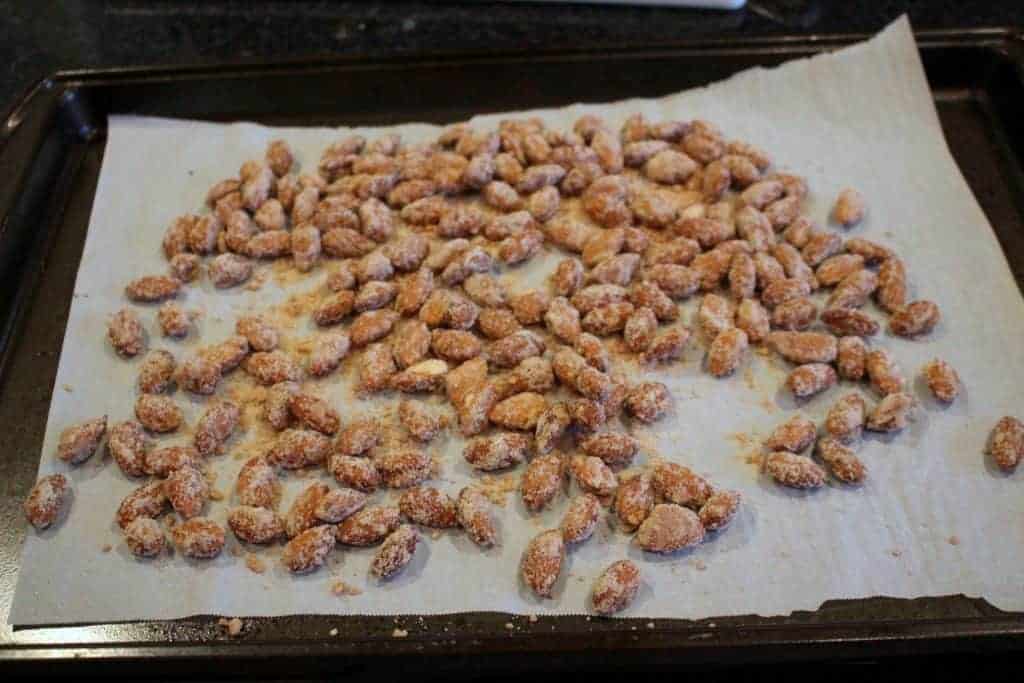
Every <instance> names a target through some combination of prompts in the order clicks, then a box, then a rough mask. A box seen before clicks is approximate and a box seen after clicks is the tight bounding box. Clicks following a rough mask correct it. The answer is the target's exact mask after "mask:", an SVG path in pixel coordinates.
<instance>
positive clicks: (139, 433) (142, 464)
mask: <svg viewBox="0 0 1024 683" xmlns="http://www.w3.org/2000/svg"><path fill="white" fill-rule="evenodd" d="M148 448H149V438H148V437H147V436H146V432H145V430H144V429H143V428H142V425H141V424H139V423H138V422H136V421H135V420H125V421H124V422H119V423H117V424H115V425H114V426H113V427H111V428H110V435H109V436H108V437H107V450H109V451H110V455H111V457H113V458H114V461H115V462H116V463H117V465H118V467H120V468H121V471H122V472H124V474H125V475H127V476H129V477H141V476H142V475H143V474H145V470H146V451H147V449H148Z"/></svg>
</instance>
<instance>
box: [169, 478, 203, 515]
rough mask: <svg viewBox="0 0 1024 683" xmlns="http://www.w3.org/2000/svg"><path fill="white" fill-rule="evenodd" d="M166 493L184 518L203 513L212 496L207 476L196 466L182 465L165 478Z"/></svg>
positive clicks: (172, 505)
mask: <svg viewBox="0 0 1024 683" xmlns="http://www.w3.org/2000/svg"><path fill="white" fill-rule="evenodd" d="M164 493H165V494H166V495H167V500H169V501H170V502H171V507H173V508H174V511H175V512H177V513H178V514H179V515H181V516H182V518H184V519H190V518H192V517H195V516H197V515H199V514H201V513H202V511H203V506H204V505H206V501H207V500H208V499H209V497H210V485H209V484H208V483H207V482H206V477H205V476H203V473H202V472H200V471H199V470H198V469H196V468H195V467H189V466H185V467H181V468H179V469H176V470H174V471H173V472H171V473H170V474H169V475H167V478H166V479H164Z"/></svg>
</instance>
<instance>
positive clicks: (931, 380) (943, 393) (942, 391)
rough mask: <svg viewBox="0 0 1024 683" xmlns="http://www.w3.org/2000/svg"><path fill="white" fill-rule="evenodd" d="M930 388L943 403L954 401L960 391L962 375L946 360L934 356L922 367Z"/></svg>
mask: <svg viewBox="0 0 1024 683" xmlns="http://www.w3.org/2000/svg"><path fill="white" fill-rule="evenodd" d="M921 372H922V374H923V375H924V378H925V381H926V382H927V383H928V389H929V390H930V391H931V392H932V395H933V396H934V397H935V398H936V399H938V400H939V401H942V402H943V403H952V402H953V401H954V400H955V399H956V397H957V395H959V393H960V375H958V374H957V372H956V370H954V369H953V366H952V365H950V364H949V363H947V362H946V361H944V360H940V359H938V358H934V359H932V360H931V361H929V362H928V363H927V364H925V366H924V367H923V368H922V369H921Z"/></svg>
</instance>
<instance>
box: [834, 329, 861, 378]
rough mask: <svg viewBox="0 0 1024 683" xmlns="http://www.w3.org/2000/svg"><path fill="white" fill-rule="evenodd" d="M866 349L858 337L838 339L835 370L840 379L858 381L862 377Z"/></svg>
mask: <svg viewBox="0 0 1024 683" xmlns="http://www.w3.org/2000/svg"><path fill="white" fill-rule="evenodd" d="M867 355H868V347H867V344H865V343H864V340H863V339H861V338H860V337H855V336H848V337H840V338H839V344H838V349H837V351H836V368H837V369H838V371H839V377H840V378H842V379H848V380H852V381H854V382H857V381H860V379H861V378H862V377H864V373H865V371H866V370H865V363H866V361H867Z"/></svg>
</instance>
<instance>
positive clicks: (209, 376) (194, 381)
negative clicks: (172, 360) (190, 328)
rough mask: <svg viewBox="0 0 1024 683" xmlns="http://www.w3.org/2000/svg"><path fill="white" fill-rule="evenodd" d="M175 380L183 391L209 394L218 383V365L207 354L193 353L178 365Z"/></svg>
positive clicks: (219, 372)
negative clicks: (193, 354)
mask: <svg viewBox="0 0 1024 683" xmlns="http://www.w3.org/2000/svg"><path fill="white" fill-rule="evenodd" d="M175 380H176V381H177V383H178V386H179V387H181V388H182V389H184V390H185V391H188V392H191V393H193V394H200V395H203V396H209V395H210V394H212V393H213V392H214V391H216V390H217V384H218V383H220V380H221V371H220V365H219V364H218V363H217V361H216V359H214V358H213V357H211V356H209V355H202V354H199V355H195V356H192V357H190V358H187V359H185V361H184V362H182V363H181V364H180V365H179V366H178V371H177V376H176V377H175Z"/></svg>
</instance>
